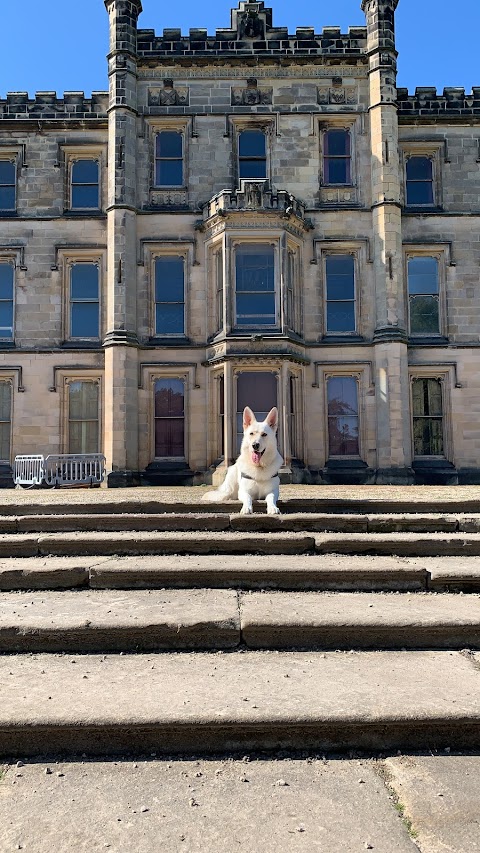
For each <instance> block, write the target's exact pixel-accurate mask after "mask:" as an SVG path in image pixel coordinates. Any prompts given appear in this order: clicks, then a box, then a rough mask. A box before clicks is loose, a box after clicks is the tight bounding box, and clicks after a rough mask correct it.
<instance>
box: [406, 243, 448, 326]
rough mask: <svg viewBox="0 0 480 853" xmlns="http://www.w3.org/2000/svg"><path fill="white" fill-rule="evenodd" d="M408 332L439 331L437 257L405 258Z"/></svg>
mask: <svg viewBox="0 0 480 853" xmlns="http://www.w3.org/2000/svg"><path fill="white" fill-rule="evenodd" d="M407 281H408V306H409V317H410V334H412V335H438V334H439V333H440V312H439V281H438V260H437V258H432V257H427V256H419V257H414V258H408V259H407Z"/></svg>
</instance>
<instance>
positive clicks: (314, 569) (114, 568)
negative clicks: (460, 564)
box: [90, 554, 438, 590]
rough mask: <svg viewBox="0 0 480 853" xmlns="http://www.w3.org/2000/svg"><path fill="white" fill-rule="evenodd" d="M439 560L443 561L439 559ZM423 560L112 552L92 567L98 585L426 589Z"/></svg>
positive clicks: (132, 586) (363, 556) (338, 555)
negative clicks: (121, 554) (127, 554)
mask: <svg viewBox="0 0 480 853" xmlns="http://www.w3.org/2000/svg"><path fill="white" fill-rule="evenodd" d="M433 562H435V565H437V564H438V560H437V561H433ZM426 585H427V573H426V570H425V568H424V565H423V563H422V560H420V559H415V558H406V557H371V556H367V555H359V556H356V557H355V558H354V559H352V557H351V556H345V555H342V554H328V555H325V554H303V555H291V556H284V555H282V554H276V555H275V559H274V560H272V558H271V557H269V556H265V555H264V556H262V555H251V554H250V555H248V558H245V556H239V555H236V554H231V555H228V556H224V555H221V554H211V555H210V556H208V557H203V556H192V555H175V557H168V556H161V555H156V556H137V557H112V558H110V560H109V561H108V562H107V561H106V562H103V563H97V564H96V565H95V566H92V568H91V570H90V586H91V587H92V588H97V589H98V588H100V589H101V588H110V589H113V588H117V589H135V588H136V589H139V588H152V587H153V588H154V587H159V586H169V587H171V586H174V587H198V586H200V587H228V586H235V587H236V588H239V589H268V588H275V589H342V590H362V589H363V590H375V589H382V590H383V589H394V590H397V589H398V590H403V589H425V588H426Z"/></svg>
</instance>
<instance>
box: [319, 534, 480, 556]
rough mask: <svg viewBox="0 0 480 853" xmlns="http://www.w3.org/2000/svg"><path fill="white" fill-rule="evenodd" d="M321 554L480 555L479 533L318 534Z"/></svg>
mask: <svg viewBox="0 0 480 853" xmlns="http://www.w3.org/2000/svg"><path fill="white" fill-rule="evenodd" d="M315 547H316V550H317V552H318V553H321V554H328V553H336V554H390V555H391V554H396V555H398V556H407V557H421V556H426V557H437V556H443V555H447V556H455V555H458V556H479V555H480V533H430V534H415V533H383V534H382V533H352V534H345V533H343V534H342V533H316V534H315Z"/></svg>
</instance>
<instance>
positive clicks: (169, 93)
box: [148, 80, 189, 107]
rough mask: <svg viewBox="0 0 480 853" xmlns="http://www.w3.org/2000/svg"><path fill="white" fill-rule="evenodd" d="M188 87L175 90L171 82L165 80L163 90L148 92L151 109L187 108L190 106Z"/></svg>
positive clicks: (178, 87)
mask: <svg viewBox="0 0 480 853" xmlns="http://www.w3.org/2000/svg"><path fill="white" fill-rule="evenodd" d="M188 93H189V90H188V86H177V87H176V88H174V86H173V83H172V81H171V80H165V81H164V85H163V89H149V90H148V105H149V106H150V107H185V106H187V105H188Z"/></svg>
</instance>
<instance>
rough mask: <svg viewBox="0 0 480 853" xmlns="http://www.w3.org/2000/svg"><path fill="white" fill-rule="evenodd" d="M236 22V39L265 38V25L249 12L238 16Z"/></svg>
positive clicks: (254, 13)
mask: <svg viewBox="0 0 480 853" xmlns="http://www.w3.org/2000/svg"><path fill="white" fill-rule="evenodd" d="M237 22H238V38H239V39H245V38H247V39H255V38H260V39H264V38H265V23H264V21H263V20H262V18H261V17H259V15H258V14H257V13H256V12H254V11H251V10H248V11H246V12H244V13H243V15H239V16H238V18H237Z"/></svg>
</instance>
